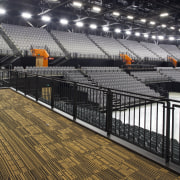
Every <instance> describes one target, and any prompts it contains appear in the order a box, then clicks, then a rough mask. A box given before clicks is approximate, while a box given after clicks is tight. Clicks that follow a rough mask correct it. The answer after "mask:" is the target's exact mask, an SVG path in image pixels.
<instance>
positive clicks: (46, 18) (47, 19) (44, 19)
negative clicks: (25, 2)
mask: <svg viewBox="0 0 180 180" xmlns="http://www.w3.org/2000/svg"><path fill="white" fill-rule="evenodd" d="M41 19H42V21H44V22H50V21H51V17H49V16H42V17H41Z"/></svg>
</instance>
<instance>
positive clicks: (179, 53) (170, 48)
mask: <svg viewBox="0 0 180 180" xmlns="http://www.w3.org/2000/svg"><path fill="white" fill-rule="evenodd" d="M160 47H162V48H163V49H165V50H166V51H167V52H168V53H169V54H171V55H172V56H174V57H176V58H177V60H179V59H180V49H179V48H178V47H177V46H175V45H168V44H160Z"/></svg>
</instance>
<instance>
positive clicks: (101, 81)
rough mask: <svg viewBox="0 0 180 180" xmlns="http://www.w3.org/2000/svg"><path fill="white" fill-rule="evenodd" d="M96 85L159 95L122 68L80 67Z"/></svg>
mask: <svg viewBox="0 0 180 180" xmlns="http://www.w3.org/2000/svg"><path fill="white" fill-rule="evenodd" d="M82 69H83V70H84V72H85V73H87V74H88V75H89V76H90V77H91V79H92V80H93V81H94V82H96V83H97V85H99V86H102V87H106V88H112V89H117V90H123V91H128V92H134V93H140V94H146V95H152V96H159V93H156V92H155V91H154V90H151V89H150V88H149V87H147V86H145V85H144V84H143V83H141V82H140V81H137V80H136V79H134V78H133V77H131V76H129V75H128V74H127V73H125V72H124V71H123V70H121V69H118V68H117V67H114V68H109V69H106V68H95V69H93V68H88V67H86V68H85V67H83V68H82Z"/></svg>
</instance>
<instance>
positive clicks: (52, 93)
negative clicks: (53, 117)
mask: <svg viewBox="0 0 180 180" xmlns="http://www.w3.org/2000/svg"><path fill="white" fill-rule="evenodd" d="M51 108H52V109H53V108H54V83H53V81H52V82H51Z"/></svg>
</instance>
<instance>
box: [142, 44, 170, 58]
mask: <svg viewBox="0 0 180 180" xmlns="http://www.w3.org/2000/svg"><path fill="white" fill-rule="evenodd" d="M141 44H142V45H143V46H145V47H147V48H148V49H150V50H151V51H152V52H154V53H155V54H157V55H158V56H159V57H160V58H162V59H163V60H167V56H170V54H169V53H168V52H167V51H165V50H164V49H162V48H161V47H160V46H159V45H157V44H154V43H146V42H141Z"/></svg>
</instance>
